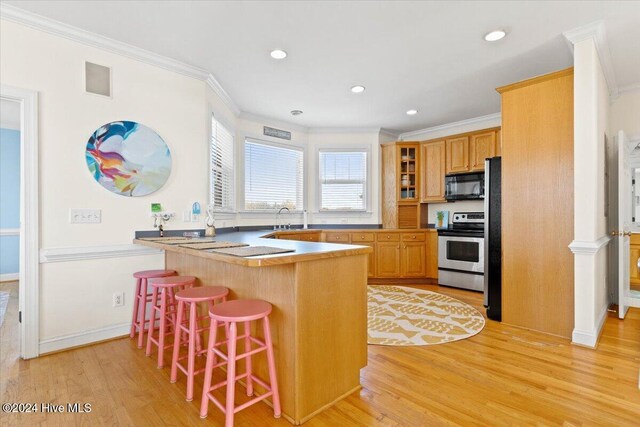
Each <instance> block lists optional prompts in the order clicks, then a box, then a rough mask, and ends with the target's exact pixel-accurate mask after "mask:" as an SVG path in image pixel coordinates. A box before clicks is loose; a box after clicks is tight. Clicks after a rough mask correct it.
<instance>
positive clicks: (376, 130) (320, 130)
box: [309, 127, 381, 134]
mask: <svg viewBox="0 0 640 427" xmlns="http://www.w3.org/2000/svg"><path fill="white" fill-rule="evenodd" d="M380 130H381V128H376V127H361V128H360V127H344V128H341V127H316V128H309V133H310V134H323V133H376V134H377V133H380Z"/></svg>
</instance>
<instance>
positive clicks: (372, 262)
mask: <svg viewBox="0 0 640 427" xmlns="http://www.w3.org/2000/svg"><path fill="white" fill-rule="evenodd" d="M356 243H357V244H358V245H361V246H369V247H370V248H373V252H371V253H370V254H369V264H368V269H367V277H376V244H375V243H360V242H354V244H356Z"/></svg>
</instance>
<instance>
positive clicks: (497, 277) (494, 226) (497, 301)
mask: <svg viewBox="0 0 640 427" xmlns="http://www.w3.org/2000/svg"><path fill="white" fill-rule="evenodd" d="M501 162H502V158H500V157H492V158H490V159H486V160H485V165H484V170H485V175H484V180H485V183H484V188H485V194H484V306H485V307H486V308H487V317H488V318H489V319H493V320H498V321H500V320H502V237H501V228H502V224H501V222H502V219H501V211H502V202H501V198H502V195H501V193H502V185H501V164H502V163H501Z"/></svg>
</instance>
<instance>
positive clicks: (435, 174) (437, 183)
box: [420, 140, 446, 202]
mask: <svg viewBox="0 0 640 427" xmlns="http://www.w3.org/2000/svg"><path fill="white" fill-rule="evenodd" d="M445 151H446V149H445V141H444V140H442V141H434V142H429V143H426V144H422V146H421V147H420V162H421V166H420V170H421V171H422V173H421V177H422V180H421V183H420V201H421V202H443V201H445V199H444V175H445V169H446V163H445Z"/></svg>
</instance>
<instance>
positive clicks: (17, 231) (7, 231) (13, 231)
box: [0, 228, 20, 236]
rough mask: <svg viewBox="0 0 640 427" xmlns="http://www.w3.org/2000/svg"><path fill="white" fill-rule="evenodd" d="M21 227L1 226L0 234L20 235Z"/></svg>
mask: <svg viewBox="0 0 640 427" xmlns="http://www.w3.org/2000/svg"><path fill="white" fill-rule="evenodd" d="M19 235H20V229H19V228H1V229H0V236H19Z"/></svg>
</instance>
